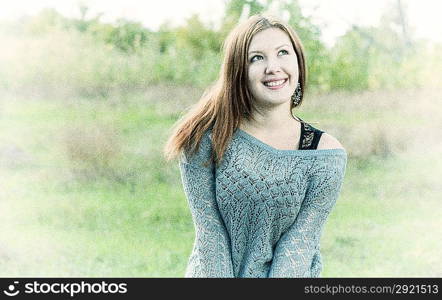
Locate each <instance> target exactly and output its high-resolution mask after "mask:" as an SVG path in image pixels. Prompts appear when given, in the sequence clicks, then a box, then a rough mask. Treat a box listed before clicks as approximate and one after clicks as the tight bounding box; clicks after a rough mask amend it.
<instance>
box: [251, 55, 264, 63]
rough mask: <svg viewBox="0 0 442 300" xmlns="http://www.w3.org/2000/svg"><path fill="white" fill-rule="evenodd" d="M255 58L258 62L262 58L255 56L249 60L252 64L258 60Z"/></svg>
mask: <svg viewBox="0 0 442 300" xmlns="http://www.w3.org/2000/svg"><path fill="white" fill-rule="evenodd" d="M257 58H259V60H261V59H262V58H263V57H262V56H261V55H255V56H253V57H252V58H251V59H250V62H251V63H252V62H254V61H256V60H258V59H257Z"/></svg>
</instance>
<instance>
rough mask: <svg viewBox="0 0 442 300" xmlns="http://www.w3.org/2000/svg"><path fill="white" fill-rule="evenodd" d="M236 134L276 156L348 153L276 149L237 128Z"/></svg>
mask: <svg viewBox="0 0 442 300" xmlns="http://www.w3.org/2000/svg"><path fill="white" fill-rule="evenodd" d="M235 134H237V135H240V136H241V137H243V138H245V139H247V140H248V141H250V142H252V143H253V144H255V145H257V146H259V147H261V148H264V149H266V150H267V151H269V152H272V153H275V154H284V155H305V156H312V155H317V156H320V155H346V154H347V152H346V151H345V149H342V148H335V149H315V150H282V149H276V148H274V147H272V146H270V145H269V144H266V143H264V142H263V141H261V140H260V139H258V138H256V137H254V136H253V135H251V134H249V133H247V132H245V131H244V130H242V129H241V128H239V127H238V128H237V129H236V132H235Z"/></svg>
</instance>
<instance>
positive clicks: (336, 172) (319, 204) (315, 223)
mask: <svg viewBox="0 0 442 300" xmlns="http://www.w3.org/2000/svg"><path fill="white" fill-rule="evenodd" d="M345 165H346V156H345V159H342V158H337V159H333V158H332V159H331V161H330V162H326V165H325V166H322V168H321V169H319V168H318V169H317V171H316V172H315V174H312V176H311V181H310V183H309V186H308V188H307V191H306V196H305V198H304V201H303V202H302V204H301V208H300V210H299V213H298V216H297V218H296V220H295V222H294V223H293V224H292V225H291V226H290V227H289V229H288V230H287V231H286V232H285V233H283V234H282V236H281V238H280V239H279V241H278V243H277V244H276V247H275V250H274V253H273V261H272V265H271V267H270V270H269V274H268V277H318V276H319V274H320V272H321V271H322V260H321V254H320V251H319V241H320V238H321V233H322V229H323V226H324V224H325V222H326V220H327V217H328V215H329V213H330V211H331V210H332V208H333V206H334V205H335V203H336V200H337V198H338V196H339V192H340V189H341V185H342V180H343V177H344V172H345Z"/></svg>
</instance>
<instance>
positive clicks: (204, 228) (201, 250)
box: [179, 134, 234, 278]
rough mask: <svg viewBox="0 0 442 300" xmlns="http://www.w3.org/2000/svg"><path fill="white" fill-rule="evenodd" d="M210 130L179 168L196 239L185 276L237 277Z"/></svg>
mask: <svg viewBox="0 0 442 300" xmlns="http://www.w3.org/2000/svg"><path fill="white" fill-rule="evenodd" d="M210 144H211V143H210V142H209V141H208V136H207V134H206V135H205V136H204V137H203V140H202V142H201V145H200V149H199V150H198V151H197V153H196V154H195V155H193V156H192V157H189V156H186V155H184V154H183V155H182V156H181V160H180V164H179V166H180V172H181V179H182V183H183V188H184V192H185V195H186V198H187V201H188V204H189V209H190V212H191V214H192V219H193V223H194V227H195V241H194V245H193V250H192V253H191V256H190V258H189V262H188V265H187V269H186V274H185V277H204V278H209V277H216V278H220V277H234V273H233V264H232V255H231V249H230V238H229V235H228V232H227V230H226V227H225V225H224V221H223V219H222V216H221V214H220V212H219V210H218V205H217V202H216V193H215V187H216V186H215V176H214V168H213V164H211V165H209V166H208V167H206V166H204V165H203V163H204V162H205V161H207V160H208V159H209V157H210V151H209V150H210V149H211V146H210Z"/></svg>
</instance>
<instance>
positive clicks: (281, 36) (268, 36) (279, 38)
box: [249, 28, 292, 51]
mask: <svg viewBox="0 0 442 300" xmlns="http://www.w3.org/2000/svg"><path fill="white" fill-rule="evenodd" d="M282 44H287V45H292V43H291V41H290V37H289V36H288V34H287V33H285V32H284V31H283V30H281V29H279V28H268V29H264V30H263V31H260V32H258V33H257V34H255V35H254V36H253V37H252V40H251V41H250V46H249V51H255V50H256V51H258V50H266V49H273V48H275V47H278V46H281V45H282Z"/></svg>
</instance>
